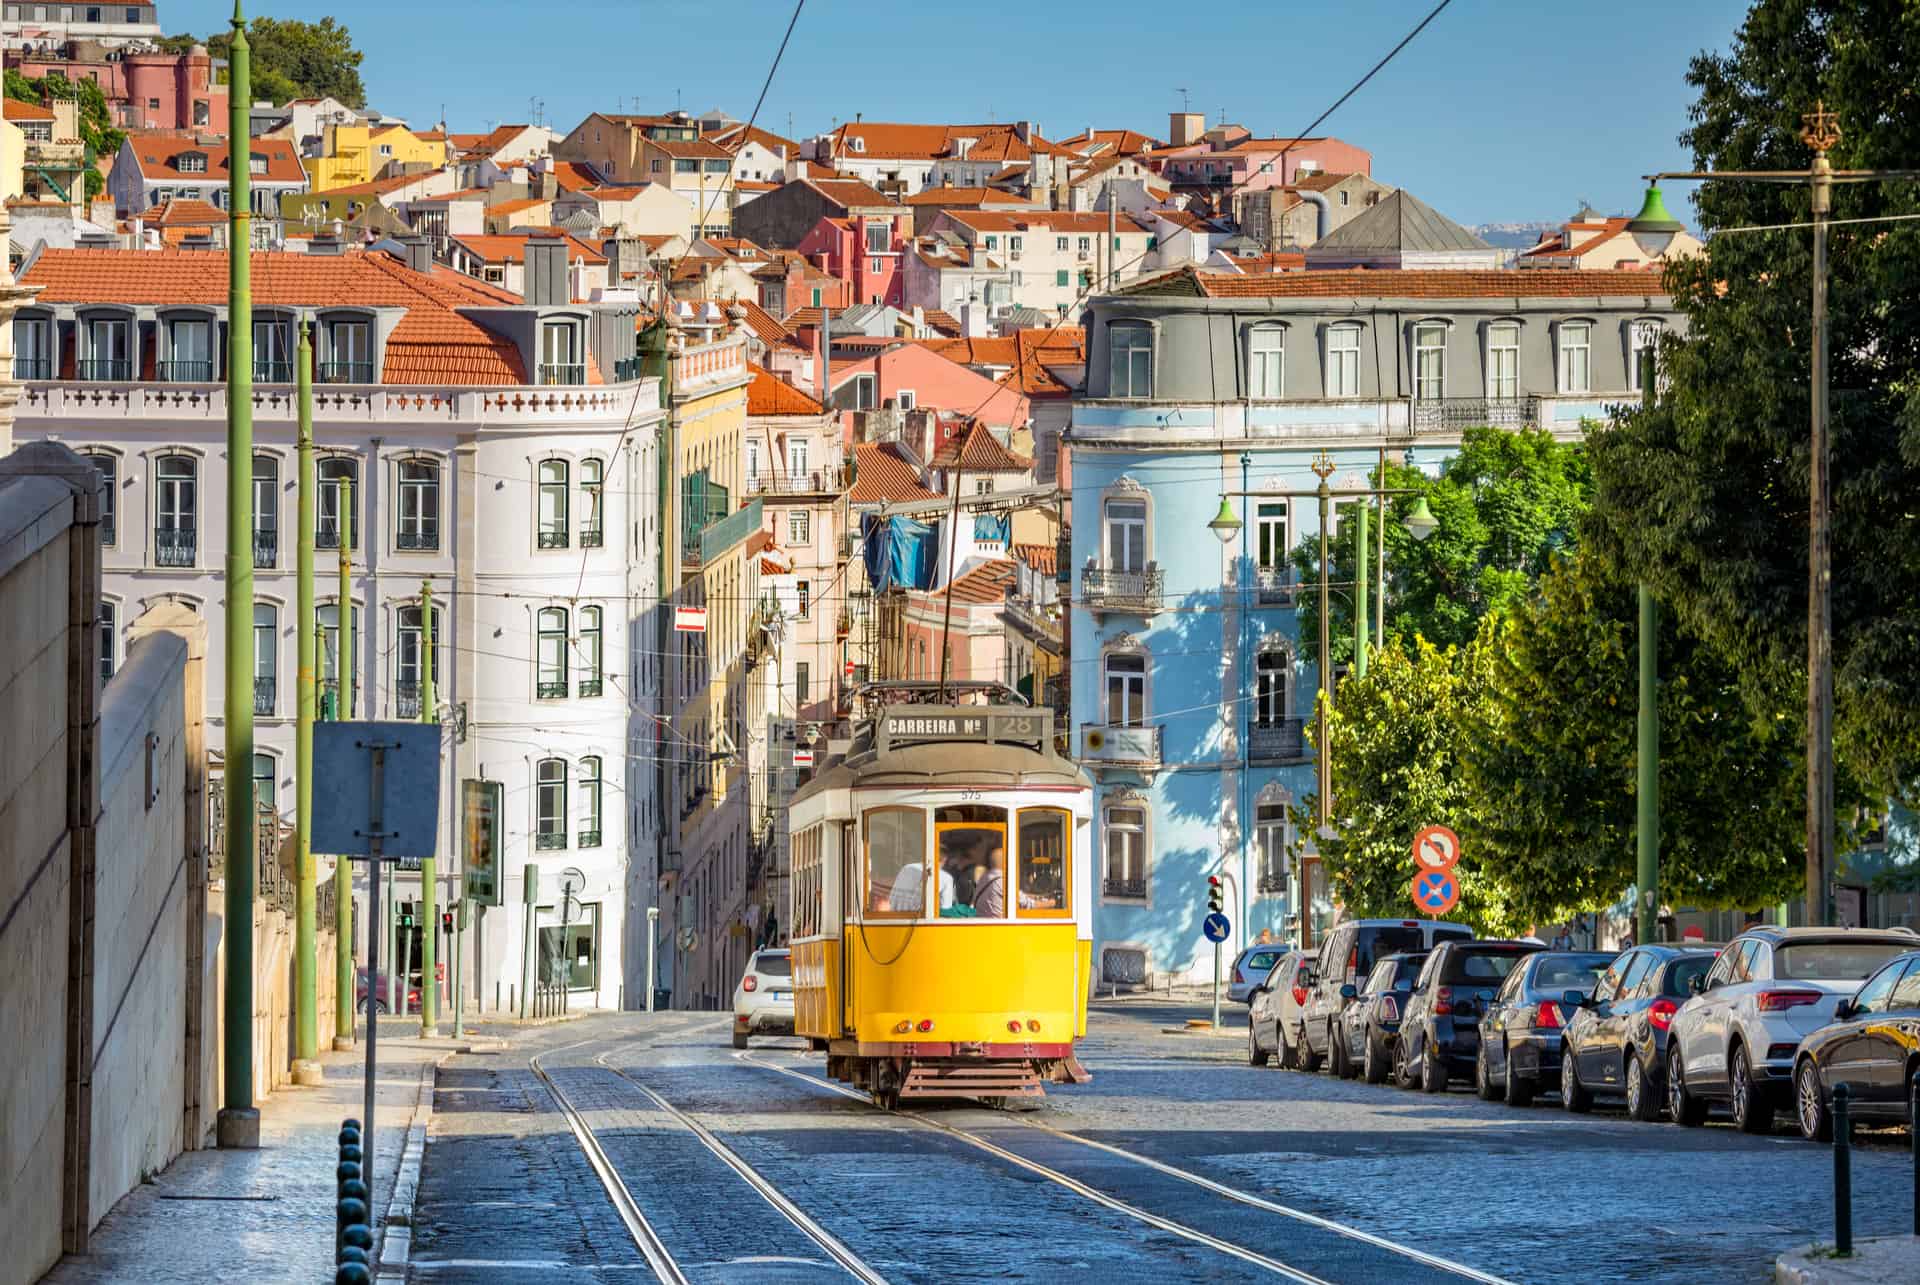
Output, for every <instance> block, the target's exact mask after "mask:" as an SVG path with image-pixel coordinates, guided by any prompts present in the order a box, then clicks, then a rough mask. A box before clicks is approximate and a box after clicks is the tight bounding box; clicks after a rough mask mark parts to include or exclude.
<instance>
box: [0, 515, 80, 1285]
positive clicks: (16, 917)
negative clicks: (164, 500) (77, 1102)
mask: <svg viewBox="0 0 1920 1285" xmlns="http://www.w3.org/2000/svg"><path fill="white" fill-rule="evenodd" d="M74 507H75V497H74V496H73V495H72V493H71V491H70V490H69V488H68V487H67V486H66V485H65V484H64V483H62V482H60V481H57V480H55V479H52V478H37V477H36V478H16V479H12V480H7V479H0V728H5V729H6V739H5V742H4V748H3V749H0V979H4V983H3V984H0V1085H5V1096H4V1104H5V1108H4V1113H3V1114H0V1226H4V1227H6V1228H7V1238H6V1239H7V1252H6V1253H5V1254H4V1255H0V1283H3V1285H13V1282H25V1281H32V1280H36V1279H38V1278H39V1276H40V1274H41V1273H42V1272H44V1271H46V1269H47V1268H49V1267H51V1266H52V1265H53V1263H54V1262H55V1261H56V1260H57V1259H58V1258H59V1257H60V1232H61V1184H60V1183H59V1182H57V1181H51V1180H50V1179H51V1177H52V1176H54V1175H57V1174H59V1173H60V1172H61V1170H62V1164H63V1160H62V1156H63V1152H64V1138H65V1130H64V1121H65V1118H66V1108H67V1093H66V1057H65V1044H64V1041H63V1040H62V1039H61V1038H60V1032H61V1031H62V1030H63V1029H64V1026H65V1022H66V1010H67V950H66V944H67V923H68V910H69V891H70V888H71V882H72V879H71V869H70V862H69V857H70V849H69V838H70V836H69V832H68V829H67V757H66V735H65V733H66V726H67V703H66V697H67V683H66V678H67V629H66V617H67V586H68V576H69V573H70V564H69V557H68V550H69V547H70V545H69V540H68V532H69V530H70V529H71V526H72V523H73V518H74Z"/></svg>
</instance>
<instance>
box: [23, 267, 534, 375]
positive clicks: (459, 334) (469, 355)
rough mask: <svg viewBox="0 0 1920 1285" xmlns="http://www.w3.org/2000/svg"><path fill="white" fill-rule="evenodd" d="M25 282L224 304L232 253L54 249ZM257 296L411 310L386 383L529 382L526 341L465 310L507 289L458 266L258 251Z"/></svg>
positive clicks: (52, 298)
mask: <svg viewBox="0 0 1920 1285" xmlns="http://www.w3.org/2000/svg"><path fill="white" fill-rule="evenodd" d="M21 283H22V284H24V285H30V286H39V287H41V291H40V295H39V298H38V302H40V303H121V304H178V303H189V304H202V305H207V306H213V307H218V306H221V305H224V304H225V303H226V302H227V255H226V253H225V251H210V250H179V251H176V250H146V251H141V250H46V251H43V252H42V253H41V255H40V257H39V258H38V259H36V260H35V261H34V264H33V266H32V267H31V268H30V269H28V270H27V272H25V273H24V274H23V275H22V277H21ZM475 285H476V286H477V285H478V283H475ZM253 298H254V302H255V303H256V304H264V305H269V306H273V307H281V308H324V307H331V306H334V305H340V304H346V305H355V304H357V305H360V306H363V307H376V308H379V307H392V308H404V309H406V312H405V314H404V315H403V316H402V317H401V318H400V320H399V322H398V324H396V325H395V327H394V330H393V333H392V334H391V335H390V336H389V337H388V339H387V346H386V366H385V369H384V370H383V371H382V372H381V373H382V376H383V380H382V382H384V383H389V384H469V385H497V384H507V385H516V384H524V383H525V382H526V373H525V371H524V370H522V368H521V363H520V353H519V350H518V349H516V348H515V347H514V346H513V344H512V343H510V342H508V341H507V340H506V339H504V338H502V337H500V336H498V335H495V334H493V333H491V332H489V331H487V330H485V329H484V328H482V327H481V326H480V325H479V324H478V323H477V322H474V321H472V320H470V319H468V318H466V317H463V316H461V315H460V313H459V312H458V311H457V309H460V308H464V307H493V306H496V305H497V304H499V303H500V301H501V299H500V295H499V293H498V292H496V291H491V290H486V289H478V288H472V287H469V286H468V285H466V284H465V283H464V282H463V281H461V280H460V279H459V278H458V277H457V274H453V273H448V274H446V275H441V274H439V273H434V274H432V275H424V274H422V273H418V272H413V271H411V270H409V269H408V268H406V267H405V266H404V265H402V264H401V263H400V261H399V260H397V259H395V258H394V257H393V256H392V255H390V254H387V253H385V252H381V251H366V252H361V251H353V252H349V253H346V254H337V255H313V254H283V253H274V254H266V253H256V254H255V255H254V256H253ZM515 302H518V301H517V300H516V301H515Z"/></svg>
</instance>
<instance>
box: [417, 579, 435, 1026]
mask: <svg viewBox="0 0 1920 1285" xmlns="http://www.w3.org/2000/svg"><path fill="white" fill-rule="evenodd" d="M435 708H436V706H435V704H434V699H433V586H432V585H431V584H429V583H428V582H426V581H424V580H423V581H421V582H420V721H421V722H423V723H432V724H435V725H437V724H438V723H439V721H440V719H439V717H438V716H437V715H436V714H435V713H434V709H435ZM439 864H440V863H439V862H438V861H437V860H436V859H434V858H433V857H424V858H422V859H421V861H420V900H421V902H422V903H423V904H422V906H421V909H420V922H421V924H422V925H423V931H422V932H421V933H420V1033H421V1034H422V1035H432V1034H433V1033H434V1027H435V1025H436V1024H437V1022H438V1019H439V1014H438V1012H437V1010H438V1008H439V1004H438V1003H437V1002H436V1001H437V1000H438V999H439V997H440V987H439V984H438V981H437V980H436V979H435V977H434V973H433V961H434V956H435V953H436V950H437V948H438V945H439V943H438V942H437V940H436V938H437V937H438V936H439V933H440V888H439V885H438V884H437V883H436V882H435V880H436V879H437V877H438V876H439V873H440V871H439V869H438V866H439Z"/></svg>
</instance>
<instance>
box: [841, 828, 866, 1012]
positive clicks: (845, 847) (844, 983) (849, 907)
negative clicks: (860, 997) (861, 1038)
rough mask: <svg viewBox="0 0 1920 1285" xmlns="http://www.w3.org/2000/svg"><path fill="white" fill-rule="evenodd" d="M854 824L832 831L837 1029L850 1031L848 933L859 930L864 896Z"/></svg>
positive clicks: (851, 972) (851, 1002)
mask: <svg viewBox="0 0 1920 1285" xmlns="http://www.w3.org/2000/svg"><path fill="white" fill-rule="evenodd" d="M857 824H858V823H857V822H852V821H842V822H840V824H839V825H838V826H837V827H836V829H837V830H838V831H839V834H838V836H837V837H838V839H839V847H840V940H839V943H838V945H839V950H838V951H837V952H836V953H837V954H838V955H839V956H840V1009H841V1013H840V1029H841V1030H843V1031H850V1030H852V1029H853V1025H854V1012H855V1009H854V1004H853V975H854V971H855V970H854V967H853V945H852V940H851V936H852V935H851V934H850V933H849V932H848V931H847V930H848V929H850V928H851V929H854V931H855V932H858V931H859V930H858V929H857V928H856V927H855V920H856V919H860V918H863V917H864V914H863V912H864V907H863V906H862V905H861V898H862V897H864V896H865V895H866V893H865V891H864V890H865V887H866V882H865V879H864V877H863V872H862V871H861V869H860V843H859V837H858V835H859V831H858V830H857V829H856V828H855V827H856V825H857Z"/></svg>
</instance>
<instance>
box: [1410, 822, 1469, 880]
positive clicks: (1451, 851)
mask: <svg viewBox="0 0 1920 1285" xmlns="http://www.w3.org/2000/svg"><path fill="white" fill-rule="evenodd" d="M1459 860H1460V836H1459V835H1457V834H1455V833H1454V832H1453V831H1451V830H1449V829H1447V827H1446V826H1444V825H1428V826H1422V827H1421V828H1420V833H1418V834H1416V835H1414V836H1413V863H1414V864H1415V865H1416V866H1418V867H1419V868H1420V869H1422V870H1451V869H1453V867H1454V863H1455V862H1457V861H1459Z"/></svg>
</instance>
